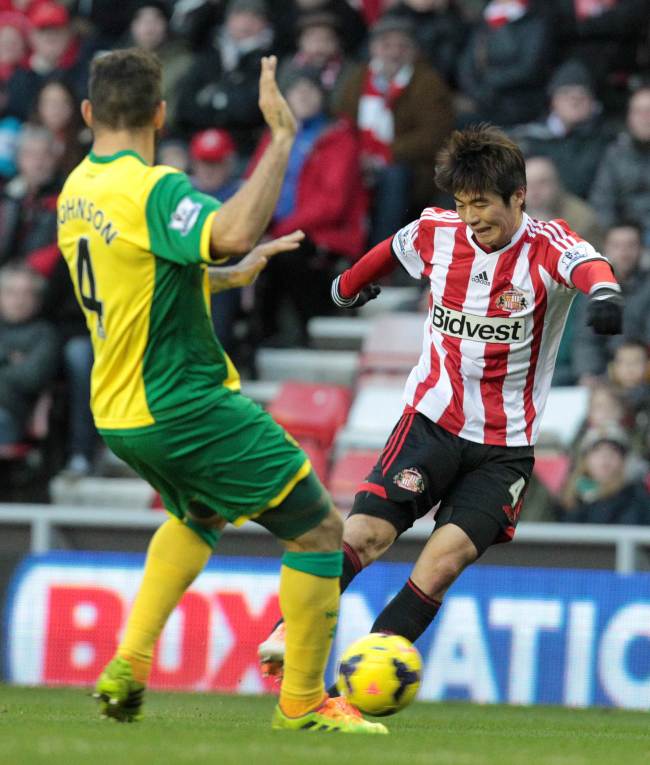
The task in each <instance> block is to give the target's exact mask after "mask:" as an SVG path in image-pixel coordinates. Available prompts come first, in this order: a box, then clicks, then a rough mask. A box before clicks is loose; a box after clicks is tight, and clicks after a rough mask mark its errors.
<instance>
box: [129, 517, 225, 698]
mask: <svg viewBox="0 0 650 765" xmlns="http://www.w3.org/2000/svg"><path fill="white" fill-rule="evenodd" d="M211 553H212V549H211V547H210V546H209V545H208V544H207V542H206V541H204V540H203V539H202V538H201V537H199V535H198V534H197V533H196V532H194V531H192V530H191V529H190V528H188V527H187V526H185V525H184V524H183V523H181V522H180V521H178V520H177V519H176V518H170V519H169V520H168V521H166V522H165V523H163V525H162V526H161V527H160V528H159V529H158V530H157V531H156V533H155V534H154V535H153V537H152V539H151V542H150V544H149V549H148V551H147V560H146V563H145V569H144V574H143V577H142V583H141V585H140V589H139V591H138V594H137V596H136V599H135V601H134V603H133V607H132V609H131V613H130V615H129V619H128V622H127V625H126V631H125V633H124V638H123V640H122V642H121V643H120V645H119V647H118V649H117V655H118V656H119V657H120V658H123V659H126V660H128V661H129V663H130V664H131V667H132V671H133V677H134V679H135V680H136V681H138V682H140V683H146V682H147V679H148V677H149V673H150V671H151V662H152V658H153V649H154V645H155V644H156V641H157V640H158V637H159V636H160V633H161V632H162V629H163V627H164V626H165V622H166V621H167V619H168V617H169V615H170V614H171V612H172V611H173V610H174V608H175V607H176V605H177V604H178V602H179V601H180V599H181V598H182V597H183V594H184V592H185V590H186V589H187V588H188V587H189V586H190V584H191V583H192V582H193V581H194V579H195V578H196V577H197V575H198V574H199V573H200V572H201V571H202V570H203V568H204V567H205V564H206V563H207V562H208V559H209V558H210V555H211Z"/></svg>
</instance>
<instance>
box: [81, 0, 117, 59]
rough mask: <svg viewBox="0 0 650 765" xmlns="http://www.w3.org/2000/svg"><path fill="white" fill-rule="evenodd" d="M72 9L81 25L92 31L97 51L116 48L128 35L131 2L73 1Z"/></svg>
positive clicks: (106, 0)
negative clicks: (121, 39) (125, 35)
mask: <svg viewBox="0 0 650 765" xmlns="http://www.w3.org/2000/svg"><path fill="white" fill-rule="evenodd" d="M67 5H68V6H69V7H70V5H71V4H70V3H67ZM72 8H74V15H75V17H76V19H78V21H79V22H80V24H79V25H80V26H85V27H86V28H89V29H90V30H92V37H93V41H94V48H95V49H96V50H102V49H110V48H113V47H115V46H116V45H117V44H118V43H119V40H120V38H121V37H123V36H124V34H126V32H127V29H128V25H129V21H130V19H131V15H132V8H131V3H130V2H110V0H73V2H72Z"/></svg>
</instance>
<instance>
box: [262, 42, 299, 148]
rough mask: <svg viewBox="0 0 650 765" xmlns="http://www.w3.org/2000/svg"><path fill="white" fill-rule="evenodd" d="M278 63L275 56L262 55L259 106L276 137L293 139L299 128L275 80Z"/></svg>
mask: <svg viewBox="0 0 650 765" xmlns="http://www.w3.org/2000/svg"><path fill="white" fill-rule="evenodd" d="M277 64H278V60H277V58H276V57H275V56H263V57H262V69H261V72H260V91H259V106H260V110H261V112H262V114H263V115H264V119H265V120H266V124H267V125H268V126H269V128H270V130H271V133H272V134H273V137H274V138H291V139H293V137H294V136H295V135H296V131H297V129H298V128H297V125H296V120H295V117H294V116H293V113H292V112H291V109H290V108H289V104H288V103H287V102H286V100H285V98H284V96H283V95H282V93H280V89H279V88H278V83H277V82H276V80H275V71H276V68H277Z"/></svg>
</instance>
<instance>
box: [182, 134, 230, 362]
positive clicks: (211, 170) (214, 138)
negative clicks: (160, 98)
mask: <svg viewBox="0 0 650 765" xmlns="http://www.w3.org/2000/svg"><path fill="white" fill-rule="evenodd" d="M190 158H191V167H192V173H191V179H192V185H193V186H195V187H196V188H197V189H198V190H199V191H202V192H203V193H204V194H209V195H210V196H213V197H216V198H217V199H219V200H220V201H221V202H225V201H226V200H227V199H230V197H231V196H232V195H233V194H234V193H235V192H236V191H237V189H238V188H239V186H240V185H241V181H240V179H239V177H238V176H237V174H236V160H237V157H236V154H235V144H234V142H233V140H232V138H231V137H230V135H229V134H228V133H227V132H226V131H225V130H218V129H217V128H211V129H209V130H203V131H201V132H200V133H197V134H196V135H194V136H193V137H192V141H191V143H190ZM240 305H241V290H240V289H231V290H224V291H222V292H218V293H217V294H216V295H212V296H211V306H212V323H213V325H214V330H215V332H216V334H217V337H218V338H219V340H220V342H221V344H222V345H223V347H224V349H225V350H226V353H228V354H229V355H231V356H236V351H237V350H238V349H237V348H236V347H235V342H234V324H235V320H236V318H237V315H238V313H239V309H240Z"/></svg>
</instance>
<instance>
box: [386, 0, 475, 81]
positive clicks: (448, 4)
mask: <svg viewBox="0 0 650 765" xmlns="http://www.w3.org/2000/svg"><path fill="white" fill-rule="evenodd" d="M389 12H390V14H391V15H393V16H401V17H402V18H406V19H408V20H409V21H410V22H411V23H412V24H413V26H414V27H415V34H416V36H417V40H418V44H419V46H420V50H421V51H422V53H423V55H424V56H425V57H426V58H427V60H428V61H429V63H430V64H431V66H432V67H433V68H434V69H435V70H436V71H437V72H438V73H439V74H440V75H441V76H442V77H443V79H444V80H445V82H447V83H449V84H453V83H455V82H456V70H457V68H458V59H459V58H460V55H461V52H462V50H463V47H464V45H465V41H466V38H467V33H468V27H467V25H466V24H465V22H464V20H463V17H462V16H461V14H460V12H459V11H458V10H457V8H456V6H455V4H454V2H453V0H402V1H401V2H398V3H397V4H396V5H394V6H393V7H392V8H391V9H390V11H389Z"/></svg>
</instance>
